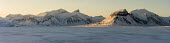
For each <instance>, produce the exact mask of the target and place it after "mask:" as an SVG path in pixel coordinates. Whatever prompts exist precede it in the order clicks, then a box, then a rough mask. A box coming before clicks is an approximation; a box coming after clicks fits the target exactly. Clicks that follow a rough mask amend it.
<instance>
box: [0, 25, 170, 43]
mask: <svg viewBox="0 0 170 43" xmlns="http://www.w3.org/2000/svg"><path fill="white" fill-rule="evenodd" d="M0 43H170V27H129V26H124V27H62V26H61V27H0Z"/></svg>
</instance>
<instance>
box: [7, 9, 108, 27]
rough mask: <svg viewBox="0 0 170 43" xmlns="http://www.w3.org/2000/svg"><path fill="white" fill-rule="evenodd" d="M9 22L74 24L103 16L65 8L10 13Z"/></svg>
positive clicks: (46, 24)
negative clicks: (33, 13)
mask: <svg viewBox="0 0 170 43" xmlns="http://www.w3.org/2000/svg"><path fill="white" fill-rule="evenodd" d="M5 19H6V20H7V22H11V23H15V25H18V26H36V25H40V26H74V25H85V24H90V23H95V22H100V21H102V20H103V19H105V18H104V17H103V16H95V17H91V16H88V15H85V14H83V13H81V12H80V11H79V9H78V10H75V11H74V12H71V13H70V12H68V11H66V10H64V9H59V10H53V11H48V12H43V13H40V14H38V15H21V14H10V15H8V16H6V17H5Z"/></svg>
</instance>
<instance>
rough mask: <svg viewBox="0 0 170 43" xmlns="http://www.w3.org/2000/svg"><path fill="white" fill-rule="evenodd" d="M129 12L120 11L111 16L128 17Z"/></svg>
mask: <svg viewBox="0 0 170 43" xmlns="http://www.w3.org/2000/svg"><path fill="white" fill-rule="evenodd" d="M126 15H128V12H127V10H126V9H120V10H118V11H115V12H113V13H112V14H111V15H110V16H126Z"/></svg>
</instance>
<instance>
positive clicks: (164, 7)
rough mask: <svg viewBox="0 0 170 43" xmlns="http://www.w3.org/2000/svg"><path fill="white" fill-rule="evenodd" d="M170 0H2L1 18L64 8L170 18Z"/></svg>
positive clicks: (100, 13) (108, 13) (86, 11)
mask: <svg viewBox="0 0 170 43" xmlns="http://www.w3.org/2000/svg"><path fill="white" fill-rule="evenodd" d="M169 4H170V0H0V16H1V17H5V16H6V15H8V14H23V15H25V14H34V15H36V14H39V13H41V12H46V11H51V10H57V9H60V8H63V9H65V10H67V11H69V12H72V11H74V10H76V9H80V11H81V12H82V13H84V14H87V15H90V16H97V15H103V16H104V17H108V16H109V15H110V14H111V13H112V12H114V11H116V10H119V9H127V10H128V11H132V10H135V9H147V10H149V11H151V12H154V13H156V14H158V15H160V16H170V14H169V11H170V5H169Z"/></svg>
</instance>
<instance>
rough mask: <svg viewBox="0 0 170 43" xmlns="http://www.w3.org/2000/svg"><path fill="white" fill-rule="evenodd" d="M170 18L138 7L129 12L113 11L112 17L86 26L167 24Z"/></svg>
mask: <svg viewBox="0 0 170 43" xmlns="http://www.w3.org/2000/svg"><path fill="white" fill-rule="evenodd" d="M167 21H169V20H165V19H163V18H162V17H160V16H158V15H156V14H154V13H152V12H149V11H148V10H146V9H137V10H133V11H131V13H128V12H127V10H126V9H121V10H118V11H115V12H113V13H112V14H111V15H110V17H108V18H106V19H104V20H103V21H101V22H98V23H94V24H90V25H86V26H102V25H103V26H165V25H170V22H167Z"/></svg>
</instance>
